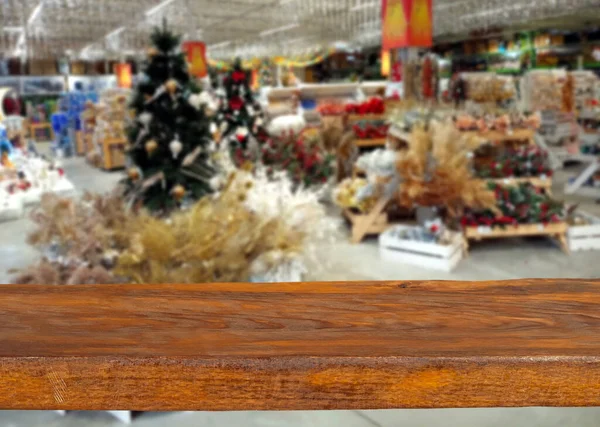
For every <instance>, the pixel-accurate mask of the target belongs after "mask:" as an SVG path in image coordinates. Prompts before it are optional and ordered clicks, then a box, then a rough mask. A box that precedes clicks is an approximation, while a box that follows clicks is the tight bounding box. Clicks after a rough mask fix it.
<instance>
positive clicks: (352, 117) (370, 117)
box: [348, 113, 387, 123]
mask: <svg viewBox="0 0 600 427" xmlns="http://www.w3.org/2000/svg"><path fill="white" fill-rule="evenodd" d="M363 120H364V121H376V120H380V121H385V120H387V114H385V113H383V114H348V121H349V122H351V123H354V122H360V121H363Z"/></svg>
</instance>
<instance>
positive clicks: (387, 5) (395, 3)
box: [381, 0, 408, 50]
mask: <svg viewBox="0 0 600 427" xmlns="http://www.w3.org/2000/svg"><path fill="white" fill-rule="evenodd" d="M382 1H383V3H382V5H381V12H382V18H381V19H382V31H381V35H382V46H381V48H382V49H383V50H390V49H395V48H398V47H406V46H408V22H407V20H406V9H405V4H404V3H405V2H406V0H382Z"/></svg>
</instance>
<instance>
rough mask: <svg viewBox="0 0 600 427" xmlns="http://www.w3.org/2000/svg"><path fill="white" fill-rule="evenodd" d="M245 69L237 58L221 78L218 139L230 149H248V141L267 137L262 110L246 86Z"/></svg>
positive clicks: (247, 83)
mask: <svg viewBox="0 0 600 427" xmlns="http://www.w3.org/2000/svg"><path fill="white" fill-rule="evenodd" d="M248 80H249V76H248V73H247V72H246V71H245V70H244V69H243V68H242V63H241V61H240V60H239V59H236V61H235V62H234V64H233V68H232V70H231V71H230V72H229V74H228V75H227V77H225V79H224V81H223V86H224V89H225V99H224V100H223V101H222V102H221V105H220V108H219V111H218V112H217V114H216V124H217V127H218V130H219V132H220V135H221V143H222V144H226V146H227V147H229V148H230V149H231V150H232V151H236V150H238V149H241V150H242V151H244V152H248V151H249V150H251V149H252V146H251V145H252V143H253V142H254V143H257V144H258V145H260V144H262V143H264V142H265V141H266V140H267V139H268V134H267V132H266V130H265V128H264V126H263V120H264V118H263V112H262V110H261V108H260V105H259V103H258V102H257V101H256V100H255V99H254V95H253V93H252V91H251V89H250V85H249V82H248Z"/></svg>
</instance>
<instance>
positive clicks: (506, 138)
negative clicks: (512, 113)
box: [465, 129, 535, 145]
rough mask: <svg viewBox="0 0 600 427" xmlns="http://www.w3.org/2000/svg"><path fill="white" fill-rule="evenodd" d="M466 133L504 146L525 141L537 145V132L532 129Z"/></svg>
mask: <svg viewBox="0 0 600 427" xmlns="http://www.w3.org/2000/svg"><path fill="white" fill-rule="evenodd" d="M465 133H467V134H471V135H474V136H478V137H480V138H483V139H486V140H488V141H491V142H494V143H498V144H503V143H506V142H514V141H524V142H526V143H528V144H532V145H533V144H535V140H534V137H535V132H534V131H533V130H531V129H516V130H513V131H512V132H510V133H509V132H499V131H496V130H490V131H487V132H479V131H466V132H465Z"/></svg>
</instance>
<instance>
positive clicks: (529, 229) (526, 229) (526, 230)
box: [464, 222, 569, 253]
mask: <svg viewBox="0 0 600 427" xmlns="http://www.w3.org/2000/svg"><path fill="white" fill-rule="evenodd" d="M567 229H568V225H567V223H566V222H557V223H551V224H546V225H544V224H519V225H508V226H506V227H504V228H500V227H495V228H492V227H485V226H479V227H465V229H464V234H465V238H466V239H467V240H475V241H479V240H483V239H500V238H510V237H527V236H548V237H552V238H555V239H557V240H558V242H559V243H560V246H561V248H562V250H563V251H564V252H565V253H569V245H568V243H567V237H566V235H567Z"/></svg>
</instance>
